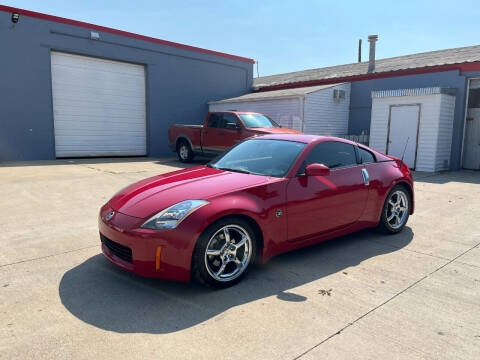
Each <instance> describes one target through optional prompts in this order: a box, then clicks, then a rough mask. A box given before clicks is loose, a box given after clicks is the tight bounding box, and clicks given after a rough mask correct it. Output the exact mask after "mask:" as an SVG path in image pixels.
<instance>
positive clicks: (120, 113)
mask: <svg viewBox="0 0 480 360" xmlns="http://www.w3.org/2000/svg"><path fill="white" fill-rule="evenodd" d="M52 93H53V115H54V127H55V151H56V156H57V157H83V156H123V155H146V152H147V149H146V120H145V119H146V115H145V114H146V111H145V68H144V67H143V66H142V65H135V64H130V63H124V62H119V61H111V60H105V59H98V58H93V57H87V56H79V55H72V54H66V53H60V52H52Z"/></svg>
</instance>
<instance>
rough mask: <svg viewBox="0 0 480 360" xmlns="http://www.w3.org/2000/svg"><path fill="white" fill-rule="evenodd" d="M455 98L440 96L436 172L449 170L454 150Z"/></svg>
mask: <svg viewBox="0 0 480 360" xmlns="http://www.w3.org/2000/svg"><path fill="white" fill-rule="evenodd" d="M455 100H456V99H455V97H454V96H450V95H445V94H441V95H440V114H439V116H440V117H439V122H438V132H437V133H438V141H437V150H436V158H435V171H441V170H448V169H449V165H450V158H451V156H450V152H451V149H452V135H453V121H452V119H454V118H455Z"/></svg>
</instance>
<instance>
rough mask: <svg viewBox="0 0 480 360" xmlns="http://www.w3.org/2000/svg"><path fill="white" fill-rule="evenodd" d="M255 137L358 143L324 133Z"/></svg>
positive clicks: (310, 141)
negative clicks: (324, 134)
mask: <svg viewBox="0 0 480 360" xmlns="http://www.w3.org/2000/svg"><path fill="white" fill-rule="evenodd" d="M255 139H266V140H286V141H297V142H302V143H306V144H308V143H312V142H324V141H340V142H344V143H347V144H352V145H357V143H355V142H353V141H350V140H347V139H342V138H339V137H335V136H323V135H310V134H268V135H261V136H256V137H255Z"/></svg>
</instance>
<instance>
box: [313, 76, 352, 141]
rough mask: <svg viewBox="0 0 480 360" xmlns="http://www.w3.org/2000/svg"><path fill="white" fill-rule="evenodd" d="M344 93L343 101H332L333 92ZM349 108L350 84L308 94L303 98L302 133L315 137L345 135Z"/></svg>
mask: <svg viewBox="0 0 480 360" xmlns="http://www.w3.org/2000/svg"><path fill="white" fill-rule="evenodd" d="M336 89H338V90H343V91H345V99H340V100H339V101H334V99H333V91H334V90H336ZM349 106H350V83H346V84H341V85H338V86H333V87H330V88H327V89H322V90H318V91H315V92H312V93H309V94H307V95H306V97H305V109H304V111H305V127H304V132H305V133H307V134H316V135H334V136H338V135H346V134H347V133H348V117H349Z"/></svg>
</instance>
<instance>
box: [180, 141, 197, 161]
mask: <svg viewBox="0 0 480 360" xmlns="http://www.w3.org/2000/svg"><path fill="white" fill-rule="evenodd" d="M177 155H178V160H180V161H181V162H183V163H188V162H191V161H192V160H193V157H194V155H193V151H192V148H191V147H190V144H189V143H188V142H186V141H185V140H183V141H180V142H179V143H178V145H177Z"/></svg>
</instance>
